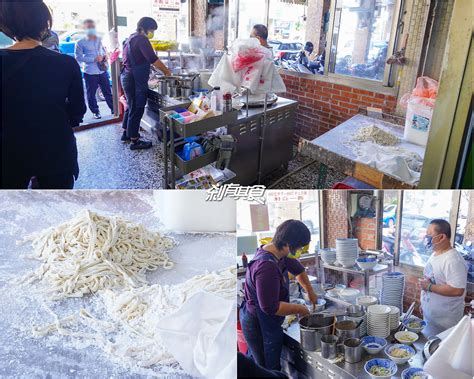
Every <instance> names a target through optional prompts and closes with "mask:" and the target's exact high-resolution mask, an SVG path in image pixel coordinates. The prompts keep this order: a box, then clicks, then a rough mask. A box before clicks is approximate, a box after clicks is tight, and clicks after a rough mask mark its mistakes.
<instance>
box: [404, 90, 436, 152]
mask: <svg viewBox="0 0 474 379" xmlns="http://www.w3.org/2000/svg"><path fill="white" fill-rule="evenodd" d="M434 104H435V100H433V99H420V98H412V99H410V100H408V106H407V115H406V119H405V132H404V138H405V140H407V141H408V142H412V143H415V144H417V145H422V146H426V143H427V142H428V134H429V131H430V125H431V118H432V116H433V108H434Z"/></svg>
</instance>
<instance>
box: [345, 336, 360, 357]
mask: <svg viewBox="0 0 474 379" xmlns="http://www.w3.org/2000/svg"><path fill="white" fill-rule="evenodd" d="M362 353H363V348H362V344H361V340H360V339H358V338H349V339H347V340H345V341H344V359H345V360H346V362H348V363H357V362H360V361H361V359H362Z"/></svg>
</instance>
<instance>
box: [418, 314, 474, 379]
mask: <svg viewBox="0 0 474 379" xmlns="http://www.w3.org/2000/svg"><path fill="white" fill-rule="evenodd" d="M473 329H474V320H471V319H470V317H469V316H464V318H463V319H462V320H461V321H459V323H458V324H457V325H456V326H455V327H454V328H453V330H452V331H451V333H450V334H449V336H447V337H446V338H445V339H443V341H442V342H441V344H440V346H439V347H438V349H437V350H436V351H435V352H434V354H433V355H432V356H431V357H430V359H428V361H427V362H426V363H425V367H424V370H425V371H426V372H427V373H428V374H430V375H431V376H433V378H456V379H471V378H472V377H474V367H473V365H474V359H473V358H474V356H473V353H474V352H473V348H472V335H473Z"/></svg>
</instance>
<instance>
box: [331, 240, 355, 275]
mask: <svg viewBox="0 0 474 379" xmlns="http://www.w3.org/2000/svg"><path fill="white" fill-rule="evenodd" d="M358 255H359V242H358V240H357V238H338V239H337V240H336V259H337V262H338V263H339V264H340V265H342V266H343V267H347V268H349V267H354V265H355V263H356V259H357V257H358Z"/></svg>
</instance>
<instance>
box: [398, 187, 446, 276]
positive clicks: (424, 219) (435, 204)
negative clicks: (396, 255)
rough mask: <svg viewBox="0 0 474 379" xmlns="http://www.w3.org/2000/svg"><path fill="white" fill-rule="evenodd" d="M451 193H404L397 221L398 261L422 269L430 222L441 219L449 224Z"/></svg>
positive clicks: (427, 256) (426, 251) (425, 255)
mask: <svg viewBox="0 0 474 379" xmlns="http://www.w3.org/2000/svg"><path fill="white" fill-rule="evenodd" d="M452 197H453V192H452V191H421V190H416V191H404V195H403V209H402V211H403V213H402V219H401V225H400V227H401V236H400V262H401V263H405V264H409V265H414V266H420V267H422V266H424V265H425V263H426V262H427V261H428V258H429V256H430V254H431V251H430V250H429V249H427V248H426V247H425V246H424V243H423V242H424V237H425V235H426V229H427V228H428V225H429V223H430V221H431V220H432V219H434V218H442V219H445V220H447V221H449V217H450V212H451V210H452V208H453V205H454V204H453V202H452Z"/></svg>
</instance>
